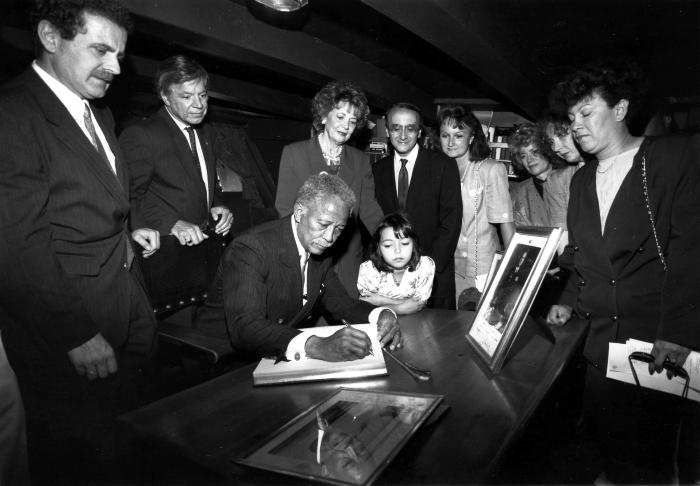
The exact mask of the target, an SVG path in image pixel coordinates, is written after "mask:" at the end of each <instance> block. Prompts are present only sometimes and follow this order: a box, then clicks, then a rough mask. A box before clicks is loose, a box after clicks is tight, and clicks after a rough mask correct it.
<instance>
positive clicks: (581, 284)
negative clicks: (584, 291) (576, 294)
mask: <svg viewBox="0 0 700 486" xmlns="http://www.w3.org/2000/svg"><path fill="white" fill-rule="evenodd" d="M584 285H586V281H585V280H579V281H578V286H579V287H583V286H584Z"/></svg>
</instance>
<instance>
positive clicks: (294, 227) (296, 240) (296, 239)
mask: <svg viewBox="0 0 700 486" xmlns="http://www.w3.org/2000/svg"><path fill="white" fill-rule="evenodd" d="M289 220H290V221H291V222H292V233H293V234H294V243H296V245H297V254H298V255H299V257H300V258H301V256H302V255H306V254H307V253H308V252H307V251H306V249H305V248H304V246H303V245H302V244H301V241H299V235H298V234H297V222H296V221H294V213H292V215H291V216H290V217H289Z"/></svg>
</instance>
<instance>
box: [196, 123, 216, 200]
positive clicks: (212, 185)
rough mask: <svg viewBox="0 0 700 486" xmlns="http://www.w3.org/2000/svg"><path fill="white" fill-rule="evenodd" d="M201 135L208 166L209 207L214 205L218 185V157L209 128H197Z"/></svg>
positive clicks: (205, 160) (200, 139)
mask: <svg viewBox="0 0 700 486" xmlns="http://www.w3.org/2000/svg"><path fill="white" fill-rule="evenodd" d="M197 133H198V135H199V141H200V143H201V144H202V153H203V154H204V163H205V165H206V166H207V182H208V185H209V201H208V204H207V207H211V206H212V202H213V199H214V191H215V190H216V186H217V173H216V158H215V157H214V147H213V146H212V142H211V140H210V137H209V130H208V129H207V128H206V127H205V126H202V128H201V129H198V130H197Z"/></svg>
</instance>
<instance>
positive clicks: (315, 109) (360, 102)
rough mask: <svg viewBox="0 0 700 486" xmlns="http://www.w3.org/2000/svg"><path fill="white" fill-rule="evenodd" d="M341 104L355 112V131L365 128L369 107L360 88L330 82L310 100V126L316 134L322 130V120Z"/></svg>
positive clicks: (349, 83)
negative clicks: (346, 104) (346, 105)
mask: <svg viewBox="0 0 700 486" xmlns="http://www.w3.org/2000/svg"><path fill="white" fill-rule="evenodd" d="M342 103H348V104H349V105H350V106H352V107H353V108H355V109H356V110H357V125H356V128H355V129H356V130H357V129H358V128H362V127H364V126H365V124H366V123H367V117H368V116H369V105H368V104H367V97H366V96H365V94H364V93H363V92H362V90H361V89H360V87H359V86H357V85H356V84H354V83H351V82H349V81H331V82H330V83H328V84H327V85H325V86H324V87H323V88H321V91H319V92H318V93H316V95H315V96H314V98H313V100H311V117H312V120H311V124H312V125H313V127H314V130H316V132H317V133H320V132H321V131H322V130H323V123H322V120H323V118H324V117H325V116H327V115H328V113H330V112H331V110H332V109H333V108H337V107H338V105H340V104H342Z"/></svg>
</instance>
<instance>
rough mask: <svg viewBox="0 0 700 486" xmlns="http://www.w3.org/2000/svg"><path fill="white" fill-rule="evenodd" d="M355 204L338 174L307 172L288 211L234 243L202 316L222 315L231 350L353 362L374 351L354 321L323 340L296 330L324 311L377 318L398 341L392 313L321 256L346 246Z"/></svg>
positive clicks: (390, 341)
mask: <svg viewBox="0 0 700 486" xmlns="http://www.w3.org/2000/svg"><path fill="white" fill-rule="evenodd" d="M355 204H356V197H355V194H354V193H353V191H352V189H350V188H349V187H348V185H347V184H346V183H345V182H343V180H342V179H340V178H339V177H337V176H334V175H329V174H327V173H325V172H321V173H320V174H318V175H313V176H311V177H309V178H308V179H307V180H306V181H305V182H304V184H303V185H302V186H301V188H300V189H299V191H298V192H297V197H296V200H295V202H294V212H293V213H292V214H291V216H289V215H288V216H285V217H283V218H281V219H278V220H276V221H271V222H268V223H265V224H262V225H260V226H257V227H255V228H253V229H252V230H250V231H248V232H247V233H245V234H243V235H241V236H239V237H238V238H236V239H235V240H234V241H233V242H232V243H231V244H230V245H229V247H228V248H227V249H226V252H225V253H224V256H223V258H222V261H221V263H220V265H219V270H218V272H217V278H216V281H215V285H214V288H215V292H213V295H212V296H211V297H210V298H209V299H208V301H207V304H206V306H205V308H204V309H203V311H202V312H201V313H200V316H198V321H200V322H201V321H204V320H211V319H217V318H218V319H221V318H223V317H225V320H226V326H227V329H228V333H229V337H230V339H231V344H232V345H233V347H234V349H235V350H236V351H237V352H239V353H245V354H248V355H249V357H251V358H255V357H257V358H259V357H261V356H276V357H278V358H279V359H287V360H301V359H306V358H315V359H322V360H325V361H349V360H355V359H361V358H364V357H365V356H367V355H368V354H370V353H372V352H373V350H372V349H371V343H370V338H369V336H367V334H365V333H364V332H362V331H360V330H358V329H354V328H353V327H352V326H344V327H342V328H340V329H339V330H338V331H336V332H335V333H334V334H332V335H331V336H329V337H326V338H322V337H319V336H315V335H314V334H313V332H309V331H303V332H302V331H300V330H299V329H298V328H301V327H312V326H313V325H314V324H315V321H316V319H317V317H318V315H319V314H320V313H321V312H322V313H323V314H324V316H326V317H327V318H330V319H333V320H337V321H340V320H341V319H344V320H346V321H349V322H355V323H361V322H370V323H377V331H378V333H379V336H378V338H379V340H380V342H381V344H382V346H389V347H390V349H392V350H393V349H395V348H398V347H401V330H400V328H399V323H398V319H397V317H396V315H395V314H394V313H393V311H391V310H390V309H387V308H384V307H374V306H373V305H371V304H369V303H367V302H363V301H360V300H357V299H353V298H351V297H350V296H349V295H348V294H347V292H346V291H345V289H344V287H343V286H342V285H341V283H340V281H339V280H338V277H337V275H336V273H335V271H334V270H333V267H332V264H333V262H332V261H331V260H332V259H331V258H330V256H328V257H324V253H325V252H326V250H328V249H329V248H330V247H331V246H332V245H333V244H335V243H336V242H338V244H343V238H342V237H341V234H342V232H343V228H344V227H345V224H346V222H347V219H348V217H349V216H350V214H351V213H352V210H353V208H354V206H355ZM217 314H218V315H217ZM222 314H223V315H222ZM374 351H376V352H380V351H379V350H374ZM250 355H252V356H250Z"/></svg>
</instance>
